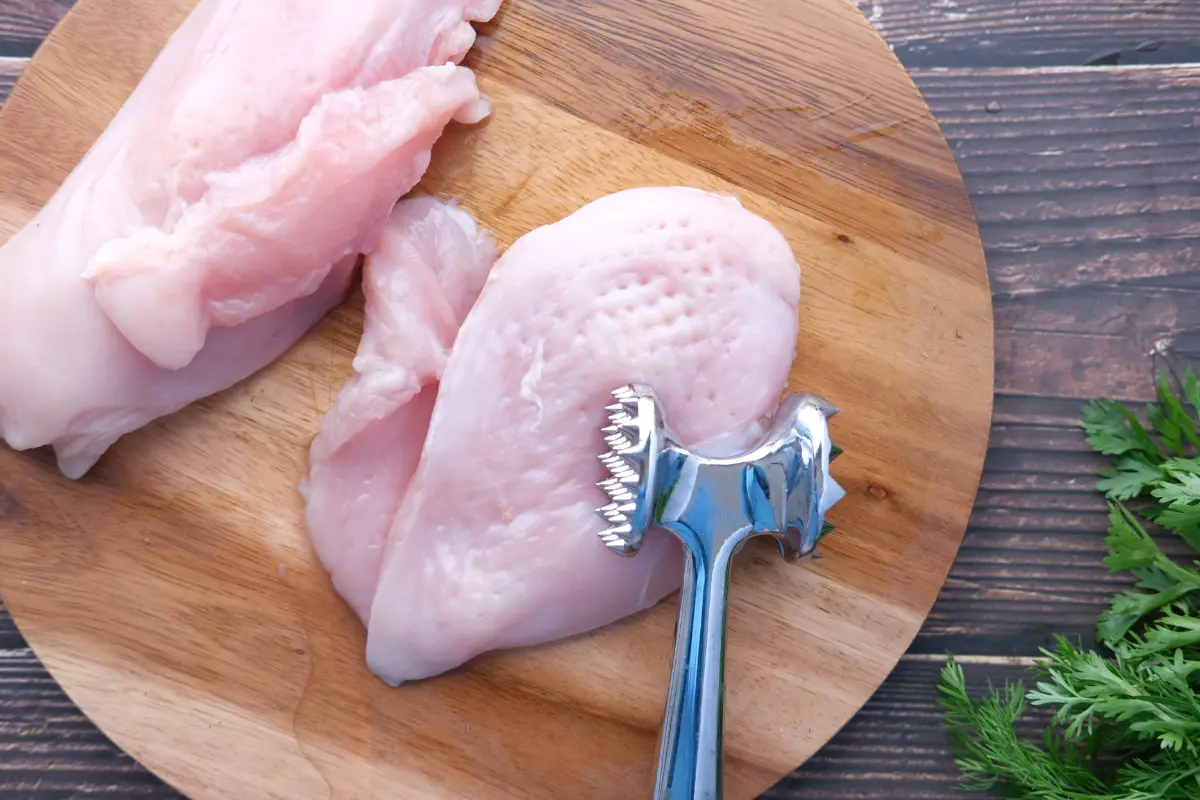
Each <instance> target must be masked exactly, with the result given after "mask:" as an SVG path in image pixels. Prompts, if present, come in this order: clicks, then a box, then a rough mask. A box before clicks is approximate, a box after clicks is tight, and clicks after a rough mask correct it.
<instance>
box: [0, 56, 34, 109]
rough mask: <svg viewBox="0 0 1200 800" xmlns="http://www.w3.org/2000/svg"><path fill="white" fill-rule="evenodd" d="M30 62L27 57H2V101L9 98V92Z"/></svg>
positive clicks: (0, 87)
mask: <svg viewBox="0 0 1200 800" xmlns="http://www.w3.org/2000/svg"><path fill="white" fill-rule="evenodd" d="M28 63H29V59H27V58H4V57H0V103H3V102H4V101H5V100H6V99H8V93H9V92H11V91H12V88H13V85H14V84H16V82H17V78H19V77H21V73H22V72H23V71H24V70H25V65H26V64H28Z"/></svg>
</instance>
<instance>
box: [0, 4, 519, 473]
mask: <svg viewBox="0 0 1200 800" xmlns="http://www.w3.org/2000/svg"><path fill="white" fill-rule="evenodd" d="M499 2H500V0H363V2H360V3H356V4H355V8H354V13H346V9H345V8H344V4H341V3H330V2H327V0H255V2H241V1H240V0H201V2H200V3H199V5H198V6H197V7H196V9H195V10H194V11H193V12H192V14H191V15H189V16H188V18H187V19H186V20H185V21H184V23H183V25H182V26H181V27H180V29H179V30H178V31H177V32H176V33H175V35H174V36H173V37H172V38H171V39H170V41H169V42H168V43H167V45H166V47H165V48H164V50H163V52H162V53H161V54H160V56H159V57H158V59H157V60H156V61H155V62H154V64H153V65H152V66H151V68H150V70H149V71H148V72H147V75H146V76H145V78H144V79H143V81H142V82H141V83H140V84H139V86H138V87H137V89H136V90H135V91H134V92H133V94H132V96H131V97H130V98H129V100H128V101H127V102H126V104H125V105H124V106H123V108H122V109H121V111H120V112H119V113H118V114H117V116H116V118H115V119H114V121H113V122H112V124H111V125H110V126H109V127H108V128H107V129H106V130H105V131H104V133H103V134H102V135H101V136H100V137H99V139H98V140H97V142H96V143H95V145H94V146H93V147H92V149H91V150H90V151H89V152H88V154H87V155H86V156H85V157H84V158H83V159H82V160H81V162H80V163H79V165H78V166H77V167H76V168H75V170H73V171H72V173H71V174H70V175H69V176H68V177H67V179H66V181H65V182H64V183H63V185H62V186H61V187H60V188H59V190H58V191H57V192H56V193H55V195H54V196H53V197H52V198H51V199H50V201H49V202H48V203H47V204H46V205H45V206H44V207H43V208H42V210H41V211H39V213H38V214H37V215H36V216H35V218H34V219H33V220H31V221H30V223H29V224H27V225H26V226H25V227H24V228H23V229H21V230H20V231H19V232H17V234H15V235H14V236H13V237H12V238H11V239H10V240H9V241H8V242H7V243H5V245H4V246H3V247H2V248H0V320H3V321H4V324H5V331H6V334H7V335H5V336H4V337H0V436H2V437H3V438H4V440H5V441H7V442H8V444H9V445H10V446H12V447H14V448H17V449H26V448H32V447H38V446H42V445H46V444H51V445H53V446H54V447H55V450H56V451H57V455H58V458H59V466H60V469H61V470H62V471H63V473H64V474H66V475H68V476H70V477H79V476H81V475H82V474H84V473H85V472H86V471H87V470H88V469H89V468H90V467H91V466H92V464H93V463H94V462H95V461H96V460H97V459H98V458H99V457H100V455H101V454H102V453H103V452H104V451H105V449H106V448H107V447H109V446H110V445H111V444H112V443H113V442H114V441H116V440H117V439H118V438H119V437H120V436H122V435H123V434H125V433H128V432H129V431H132V430H134V429H136V428H138V427H140V426H142V425H144V424H146V423H147V422H148V421H150V420H152V419H154V418H156V417H159V416H162V415H164V414H168V413H171V412H173V411H175V410H177V409H179V408H181V407H183V406H185V405H187V404H188V403H190V402H192V401H194V400H196V399H198V398H200V397H204V396H206V395H209V394H212V393H214V392H216V391H219V390H221V389H224V388H226V387H228V386H230V385H232V384H234V383H236V382H237V381H239V380H241V379H242V378H244V377H246V376H248V375H250V374H252V373H253V372H255V371H256V370H258V369H260V368H262V367H263V366H265V365H266V364H268V363H270V362H271V361H273V360H274V359H276V358H278V357H279V355H281V354H282V353H283V352H284V351H285V350H286V349H287V348H288V346H289V345H290V344H292V343H293V342H294V341H295V340H296V339H297V338H299V337H300V336H301V335H303V333H304V332H305V331H306V330H308V329H309V328H310V327H311V326H312V325H313V324H314V323H315V322H316V321H317V320H319V319H320V318H321V317H322V316H323V315H324V314H325V313H326V312H327V311H328V310H329V309H330V308H331V307H332V306H334V305H335V304H336V303H337V302H339V301H340V300H341V299H342V297H343V296H344V294H345V290H346V288H347V286H348V282H349V279H350V274H351V272H352V269H353V266H354V263H355V261H356V258H357V254H358V253H359V252H362V251H369V250H371V249H372V248H373V247H374V246H375V244H376V242H377V240H378V236H379V233H380V231H381V230H382V226H383V223H384V222H385V220H386V219H387V216H388V213H389V212H390V210H391V207H392V205H393V204H394V203H395V201H396V199H397V198H398V197H400V196H401V195H402V194H404V193H405V192H407V191H408V190H409V189H410V188H411V186H412V185H413V184H414V183H416V182H417V181H418V180H419V179H420V177H421V175H422V173H423V172H424V170H425V168H426V167H427V165H428V163H429V157H430V156H429V150H430V147H431V146H432V144H433V142H434V140H435V139H436V138H437V136H438V135H439V134H440V132H441V131H442V129H443V127H444V126H445V125H446V124H447V123H448V122H450V121H451V120H452V119H458V120H461V121H466V122H470V121H474V120H477V119H479V117H480V116H481V115H482V114H483V113H485V112H486V109H487V106H486V103H485V102H484V101H483V100H482V98H481V97H480V95H479V92H478V89H477V87H476V86H475V81H474V77H473V75H472V74H471V72H470V71H469V70H466V69H465V68H462V67H457V66H455V65H454V62H457V61H458V60H460V59H461V58H462V56H463V55H464V54H465V53H466V51H467V50H468V49H469V48H470V47H471V45H472V43H473V42H474V31H473V29H472V27H471V24H470V23H471V21H473V20H481V19H487V18H489V17H491V16H492V15H493V14H494V13H495V12H496V10H497V8H498V6H499ZM85 275H86V277H85ZM210 328H211V330H210Z"/></svg>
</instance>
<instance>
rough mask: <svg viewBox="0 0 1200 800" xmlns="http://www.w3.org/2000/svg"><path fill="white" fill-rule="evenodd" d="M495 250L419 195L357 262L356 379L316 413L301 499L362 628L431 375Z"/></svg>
mask: <svg viewBox="0 0 1200 800" xmlns="http://www.w3.org/2000/svg"><path fill="white" fill-rule="evenodd" d="M497 255H498V253H497V249H496V243H495V240H494V239H493V238H492V237H491V235H490V234H488V233H487V232H486V231H482V230H480V228H479V227H478V226H477V225H476V224H475V220H474V219H473V218H472V217H471V216H470V215H469V214H467V213H466V212H464V211H462V210H461V209H459V208H457V207H456V206H454V205H452V204H447V203H442V202H439V201H437V200H434V199H432V198H428V197H419V198H410V199H406V200H401V201H400V203H398V204H397V205H396V208H395V210H394V211H393V212H392V215H391V218H390V219H389V220H388V224H387V227H386V228H385V230H384V234H383V240H382V242H381V243H380V245H379V248H378V249H377V250H376V251H375V252H374V253H372V254H371V255H369V256H367V258H366V260H365V262H364V264H363V294H364V296H365V298H366V322H365V327H364V330H363V337H362V340H361V342H360V343H359V347H358V353H357V355H356V356H355V359H354V376H353V377H351V378H350V380H349V381H347V383H346V384H345V386H343V387H342V389H341V391H340V392H339V393H338V398H337V401H336V402H335V403H334V405H333V407H332V408H331V409H330V410H329V411H328V412H327V413H326V415H325V417H324V418H323V419H322V420H321V430H320V432H319V433H318V434H317V437H316V439H314V440H313V444H312V448H311V451H310V455H309V476H308V478H307V479H306V480H305V481H304V483H303V484H302V486H301V494H302V495H303V497H304V501H305V521H306V523H307V526H308V533H309V538H310V539H311V541H312V544H313V547H314V549H315V550H316V552H317V555H318V557H319V558H320V559H321V562H322V564H324V565H325V568H326V569H327V570H329V572H330V574H331V576H332V579H333V584H334V586H335V588H336V589H337V590H338V592H339V593H340V594H341V596H342V597H343V598H344V599H345V600H346V602H347V603H349V604H350V606H351V607H352V608H353V609H354V611H355V612H356V613H357V614H358V615H359V617H360V618H361V619H362V620H363V622H364V623H365V622H366V621H367V619H368V615H369V613H370V610H371V600H372V599H373V598H374V596H375V585H376V580H377V578H378V574H379V563H380V560H381V559H382V558H383V543H384V540H385V539H386V538H387V533H388V529H389V528H390V527H391V524H392V520H393V519H394V518H395V516H396V510H397V508H399V506H400V502H401V500H402V499H403V498H404V494H405V491H406V489H407V488H408V482H409V480H410V479H411V478H412V474H413V472H414V471H415V470H416V467H417V461H418V459H419V458H420V456H421V447H422V445H423V444H424V442H425V434H426V431H427V430H428V428H429V417H430V414H431V413H432V412H433V404H434V399H435V398H436V396H437V382H438V379H439V378H440V377H441V374H442V370H443V369H444V368H445V365H446V359H447V358H448V356H449V353H450V347H451V345H453V343H454V337H455V336H456V335H457V333H458V328H459V325H461V324H462V321H463V318H464V317H465V316H466V315H467V311H468V310H469V309H470V307H471V304H472V303H474V302H475V298H476V297H477V296H478V294H479V290H480V289H481V288H482V287H483V283H484V280H485V279H486V277H487V274H488V271H489V270H490V269H491V268H492V264H493V263H495V261H496V256H497Z"/></svg>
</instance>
